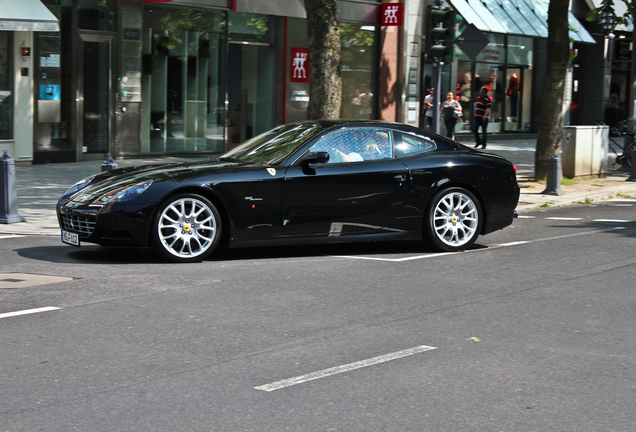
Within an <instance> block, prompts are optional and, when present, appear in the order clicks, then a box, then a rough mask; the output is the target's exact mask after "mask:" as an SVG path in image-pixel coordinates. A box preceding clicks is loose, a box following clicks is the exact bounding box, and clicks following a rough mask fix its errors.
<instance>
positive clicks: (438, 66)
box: [433, 59, 444, 134]
mask: <svg viewBox="0 0 636 432" xmlns="http://www.w3.org/2000/svg"><path fill="white" fill-rule="evenodd" d="M443 65H444V63H442V61H441V60H440V59H436V61H435V78H434V81H435V91H434V92H433V132H435V133H436V134H438V133H439V103H440V97H439V96H440V94H441V92H442V66H443Z"/></svg>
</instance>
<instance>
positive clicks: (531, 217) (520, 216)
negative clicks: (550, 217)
mask: <svg viewBox="0 0 636 432" xmlns="http://www.w3.org/2000/svg"><path fill="white" fill-rule="evenodd" d="M517 219H536V216H524V215H519V216H517Z"/></svg>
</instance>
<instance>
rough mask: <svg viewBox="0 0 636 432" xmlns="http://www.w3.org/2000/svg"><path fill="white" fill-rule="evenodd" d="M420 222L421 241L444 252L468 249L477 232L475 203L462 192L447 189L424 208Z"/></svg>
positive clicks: (478, 214)
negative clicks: (421, 221) (422, 239)
mask: <svg viewBox="0 0 636 432" xmlns="http://www.w3.org/2000/svg"><path fill="white" fill-rule="evenodd" d="M424 218H425V219H424V239H425V240H427V241H428V242H430V243H432V244H433V246H435V247H436V248H437V249H439V250H441V251H445V252H457V251H461V250H465V249H468V248H469V247H470V246H472V244H473V243H475V240H477V237H478V236H479V233H480V231H481V225H482V217H481V206H480V205H479V201H478V200H477V198H476V197H475V195H473V194H472V193H470V192H469V191H467V190H465V189H463V188H449V189H445V190H442V191H440V192H438V193H436V194H435V195H434V196H433V198H432V199H431V201H430V203H429V205H428V206H427V209H426V214H425V215H424Z"/></svg>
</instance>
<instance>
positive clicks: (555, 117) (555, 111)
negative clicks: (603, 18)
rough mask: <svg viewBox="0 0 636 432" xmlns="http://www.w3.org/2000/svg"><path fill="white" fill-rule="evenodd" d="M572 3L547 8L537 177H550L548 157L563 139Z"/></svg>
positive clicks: (557, 1) (554, 1) (558, 0)
mask: <svg viewBox="0 0 636 432" xmlns="http://www.w3.org/2000/svg"><path fill="white" fill-rule="evenodd" d="M569 4H570V1H569V0H550V7H549V9H548V53H547V55H548V58H547V75H546V84H545V92H544V93H543V101H542V103H541V117H540V119H539V132H538V135H537V148H536V153H535V156H534V179H535V180H536V181H538V180H544V179H545V178H546V177H547V173H548V159H550V156H552V155H553V154H555V153H556V152H557V151H558V149H559V146H560V145H561V141H562V139H563V89H564V88H565V76H566V71H567V65H568V62H569V60H570V38H569V25H568V7H569Z"/></svg>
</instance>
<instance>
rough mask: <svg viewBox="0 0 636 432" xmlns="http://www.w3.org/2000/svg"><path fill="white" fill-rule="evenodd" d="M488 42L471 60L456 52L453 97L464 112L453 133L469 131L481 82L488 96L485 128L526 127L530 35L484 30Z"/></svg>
mask: <svg viewBox="0 0 636 432" xmlns="http://www.w3.org/2000/svg"><path fill="white" fill-rule="evenodd" d="M484 35H485V36H486V37H487V38H488V39H489V41H490V42H489V44H488V45H487V46H486V47H485V48H484V49H483V50H482V51H481V52H480V53H479V54H478V55H477V56H476V57H475V60H474V61H471V60H470V59H469V58H468V57H467V56H466V54H464V53H463V52H461V51H459V52H457V54H458V58H457V60H458V61H457V67H456V68H455V69H453V74H454V76H455V81H454V82H455V84H454V86H455V91H456V99H457V100H458V101H459V102H460V103H461V104H462V108H463V111H464V115H463V117H462V119H461V120H460V121H459V122H458V123H457V130H456V132H457V133H462V132H463V133H471V126H472V119H473V115H474V113H473V111H474V103H475V100H476V98H477V95H478V94H479V89H480V88H481V87H482V86H485V87H486V88H487V89H488V96H490V98H491V100H492V108H491V112H490V122H489V124H488V132H491V133H497V132H503V131H509V132H512V131H526V132H527V131H530V130H531V128H532V124H531V109H530V108H531V106H530V104H531V98H530V94H531V90H532V59H533V55H534V51H533V46H534V39H532V38H529V37H521V36H509V35H503V34H495V33H484Z"/></svg>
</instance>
